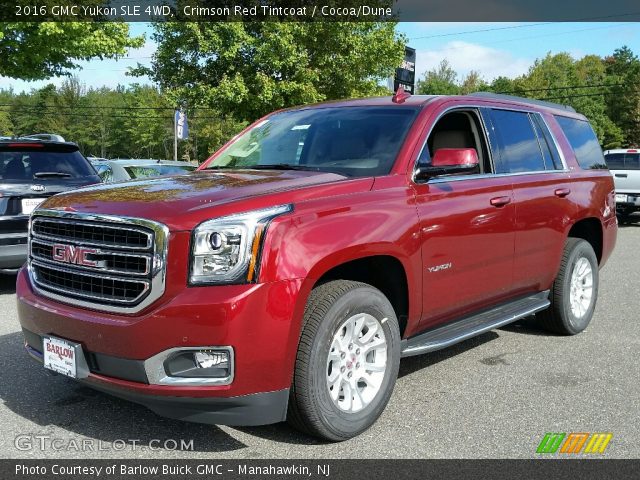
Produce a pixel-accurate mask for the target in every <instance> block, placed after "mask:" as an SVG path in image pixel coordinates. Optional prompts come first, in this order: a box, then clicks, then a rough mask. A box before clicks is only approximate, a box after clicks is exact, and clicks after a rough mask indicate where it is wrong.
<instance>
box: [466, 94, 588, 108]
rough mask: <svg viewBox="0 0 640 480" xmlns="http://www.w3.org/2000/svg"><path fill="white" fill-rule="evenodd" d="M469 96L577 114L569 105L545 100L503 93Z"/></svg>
mask: <svg viewBox="0 0 640 480" xmlns="http://www.w3.org/2000/svg"><path fill="white" fill-rule="evenodd" d="M468 96H470V97H483V98H493V99H495V100H509V101H511V102H520V103H529V104H531V105H538V106H541V107H550V108H558V109H560V110H567V111H569V112H573V113H576V110H575V108H573V107H570V106H569V105H563V104H561V103H553V102H547V101H545V100H536V99H533V98H524V97H516V96H515V95H505V94H503V93H493V92H475V93H469V94H468Z"/></svg>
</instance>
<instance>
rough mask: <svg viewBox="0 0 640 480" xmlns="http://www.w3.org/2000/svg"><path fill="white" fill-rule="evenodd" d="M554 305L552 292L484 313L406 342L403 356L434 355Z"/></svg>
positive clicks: (542, 293)
mask: <svg viewBox="0 0 640 480" xmlns="http://www.w3.org/2000/svg"><path fill="white" fill-rule="evenodd" d="M549 305H550V302H549V290H545V291H544V292H540V293H536V294H534V295H529V296H526V297H523V298H519V299H517V300H513V301H510V302H508V303H503V304H501V305H498V306H496V307H493V308H490V309H487V310H483V311H481V312H480V313H475V314H473V315H471V316H469V317H464V318H462V319H460V320H456V321H453V322H450V323H447V324H446V325H443V326H441V327H437V328H434V329H432V330H428V331H426V332H424V333H420V334H418V335H416V336H415V337H411V338H408V339H406V340H403V341H402V356H403V357H411V356H413V355H421V354H423V353H427V352H433V351H435V350H440V349H442V348H446V347H448V346H450V345H453V344H456V343H459V342H463V341H464V340H467V339H469V338H471V337H475V336H477V335H481V334H483V333H486V332H488V331H489V330H493V329H494V328H500V327H502V326H504V325H508V324H510V323H513V322H515V321H517V320H520V319H521V318H524V317H527V316H529V315H532V314H534V313H536V312H539V311H540V310H544V309H545V308H547V307H548V306H549Z"/></svg>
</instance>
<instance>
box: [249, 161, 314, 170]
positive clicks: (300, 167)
mask: <svg viewBox="0 0 640 480" xmlns="http://www.w3.org/2000/svg"><path fill="white" fill-rule="evenodd" d="M240 168H246V169H249V170H306V171H312V172H319V171H320V169H319V168H318V167H309V166H307V165H292V164H289V163H272V164H261V165H252V166H250V167H240Z"/></svg>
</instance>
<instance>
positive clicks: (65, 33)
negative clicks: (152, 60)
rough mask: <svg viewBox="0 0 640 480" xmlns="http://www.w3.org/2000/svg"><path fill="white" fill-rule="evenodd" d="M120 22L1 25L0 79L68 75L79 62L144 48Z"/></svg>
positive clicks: (27, 78) (137, 38) (11, 23)
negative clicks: (130, 49) (1, 77)
mask: <svg viewBox="0 0 640 480" xmlns="http://www.w3.org/2000/svg"><path fill="white" fill-rule="evenodd" d="M143 44H144V38H143V37H135V38H131V37H130V36H129V26H128V25H127V24H126V23H119V22H102V23H90V22H41V23H30V22H3V23H0V51H2V55H0V76H4V77H11V78H20V79H23V80H42V79H46V78H50V77H53V76H59V75H69V74H70V71H71V70H73V69H76V68H78V65H77V61H78V60H89V59H91V58H101V59H102V58H115V57H118V56H121V55H124V54H125V53H126V52H127V49H128V48H137V47H141V46H142V45H143Z"/></svg>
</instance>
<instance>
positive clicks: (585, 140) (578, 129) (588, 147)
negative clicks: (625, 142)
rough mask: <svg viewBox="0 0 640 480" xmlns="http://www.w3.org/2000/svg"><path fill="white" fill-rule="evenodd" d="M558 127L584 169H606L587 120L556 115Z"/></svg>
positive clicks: (596, 139) (594, 135)
mask: <svg viewBox="0 0 640 480" xmlns="http://www.w3.org/2000/svg"><path fill="white" fill-rule="evenodd" d="M556 120H557V121H558V123H559V124H560V128H562V131H563V132H564V134H565V136H566V137H567V140H569V144H570V145H571V148H572V149H573V152H574V153H575V155H576V159H577V160H578V164H579V165H580V166H581V167H582V168H584V169H594V168H595V169H602V168H603V169H606V168H607V165H606V163H605V161H604V156H603V155H602V149H601V148H600V144H599V143H598V138H597V137H596V134H595V133H594V131H593V129H592V128H591V125H589V122H587V121H585V120H577V119H575V118H568V117H560V116H556Z"/></svg>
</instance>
